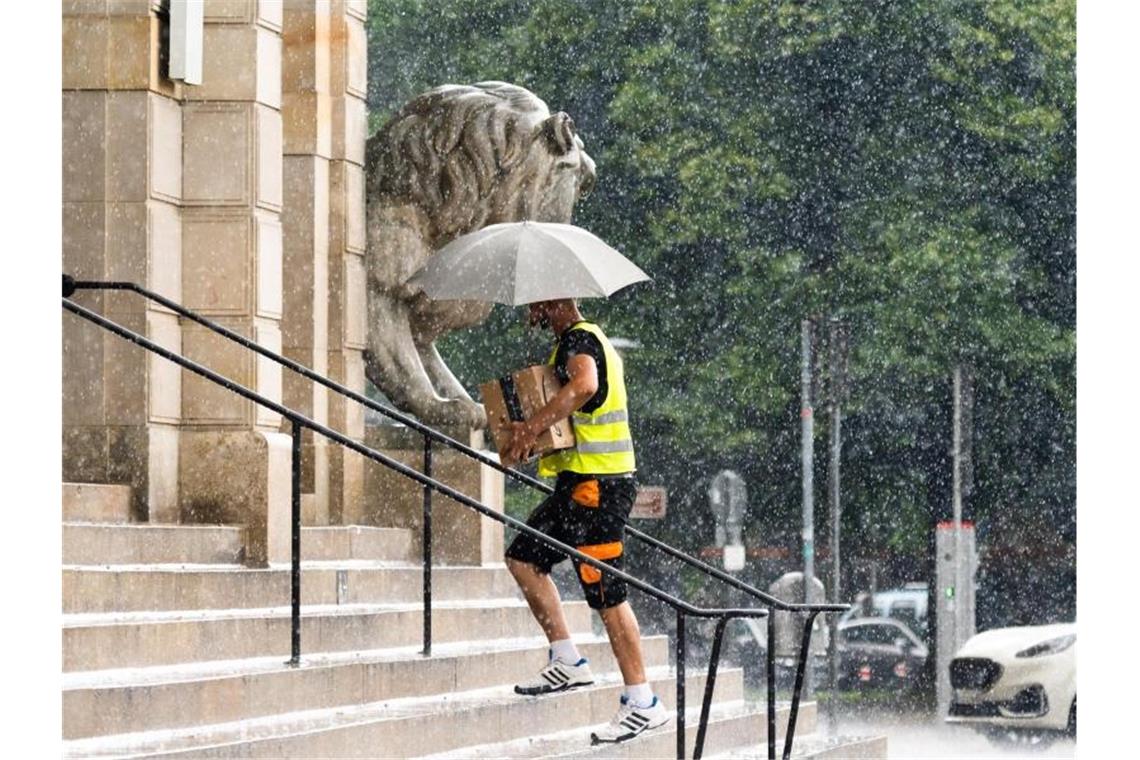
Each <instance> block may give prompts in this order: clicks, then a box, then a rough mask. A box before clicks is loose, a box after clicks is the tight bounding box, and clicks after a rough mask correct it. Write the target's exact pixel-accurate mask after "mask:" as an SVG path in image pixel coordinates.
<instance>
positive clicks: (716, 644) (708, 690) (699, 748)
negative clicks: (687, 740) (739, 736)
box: [693, 617, 728, 760]
mask: <svg viewBox="0 0 1140 760" xmlns="http://www.w3.org/2000/svg"><path fill="white" fill-rule="evenodd" d="M727 625H728V618H727V617H722V618H720V619H719V620H717V621H716V633H714V634H713V646H712V655H711V656H710V657H709V672H708V675H707V676H706V677H705V698H704V701H703V702H701V720H700V723H698V724H697V741H696V744H695V745H694V746H693V760H701V754H702V753H703V752H704V749H705V731H707V730H708V727H709V712H710V711H711V709H712V698H713V688H714V687H715V686H716V671H717V666H718V665H720V643H721V640H722V639H724V629H725V626H727Z"/></svg>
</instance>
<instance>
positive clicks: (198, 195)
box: [62, 0, 367, 565]
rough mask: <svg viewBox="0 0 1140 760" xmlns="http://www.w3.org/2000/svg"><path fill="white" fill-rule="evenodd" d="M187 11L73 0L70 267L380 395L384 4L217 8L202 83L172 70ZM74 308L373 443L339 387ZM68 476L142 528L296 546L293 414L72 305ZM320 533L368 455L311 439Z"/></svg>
mask: <svg viewBox="0 0 1140 760" xmlns="http://www.w3.org/2000/svg"><path fill="white" fill-rule="evenodd" d="M169 2H170V0H65V1H64V2H63V83H62V85H63V145H62V150H63V199H62V200H63V271H64V272H65V273H68V274H71V275H73V276H74V277H76V278H77V279H103V280H129V281H133V282H137V283H139V284H142V285H144V286H145V287H148V288H150V289H152V290H155V291H157V292H159V293H161V294H163V295H164V296H166V297H168V298H170V299H172V300H174V301H177V302H179V303H182V304H185V305H186V306H187V307H189V308H191V309H194V310H196V311H198V312H200V313H202V314H203V315H205V316H207V317H209V318H210V319H213V320H216V321H218V322H220V323H221V324H222V325H224V326H226V327H228V328H230V329H231V330H234V331H236V332H238V333H240V334H242V335H245V336H247V337H250V338H252V339H254V340H256V341H257V342H258V343H260V344H262V345H264V346H266V347H267V348H270V349H272V350H274V351H277V352H280V353H283V354H284V355H285V356H287V357H289V358H291V359H294V360H296V361H298V362H300V363H302V364H305V365H307V366H309V367H312V368H313V369H315V370H316V371H317V372H320V373H321V374H325V375H328V376H329V377H331V378H332V379H333V380H336V381H338V382H340V383H342V384H344V385H347V386H348V387H350V388H352V389H354V390H357V391H363V389H364V384H365V383H364V369H363V359H362V352H363V349H364V346H365V331H366V324H365V299H366V290H365V273H364V253H365V224H364V211H365V208H364V207H365V199H364V186H365V182H364V146H365V140H366V135H367V111H366V107H365V89H366V77H367V44H366V37H365V27H364V21H365V14H366V8H367V2H366V0H286V1H285V2H282V1H281V0H205V1H204V25H203V33H202V51H203V53H202V55H203V57H202V61H203V71H202V81H201V83H200V84H196V85H191V84H186V83H184V82H181V81H173V80H171V79H168V78H167V77H166V71H165V68H166V65H167V64H166V61H167V55H168V51H167V49H166V48H167V46H168V44H169V43H168V42H167V38H168V25H169V23H170V19H169ZM75 299H76V300H77V301H78V302H80V303H82V304H84V305H87V306H90V307H92V308H94V309H95V310H97V311H99V312H101V313H104V314H106V315H108V316H109V317H110V318H112V319H114V320H115V321H117V322H119V323H120V324H123V325H125V326H127V327H129V328H131V329H133V330H135V331H136V332H139V333H141V334H143V335H146V336H147V337H149V338H150V339H151V340H153V341H155V342H157V343H159V344H161V345H163V346H165V347H167V348H170V349H172V350H174V351H176V352H179V353H181V354H183V355H185V356H187V357H188V358H190V359H193V360H195V361H199V362H201V363H203V364H205V365H207V366H209V367H211V368H213V369H215V370H216V371H218V372H220V373H222V374H224V375H226V376H228V377H230V378H232V379H234V380H236V381H237V382H239V383H242V384H243V385H245V386H247V387H249V388H252V389H254V390H256V391H257V392H258V393H261V394H263V395H265V396H267V397H269V398H271V399H274V400H277V401H281V402H283V403H284V404H285V405H287V406H290V407H293V408H295V409H298V410H299V411H301V412H302V413H304V414H306V415H308V416H310V417H312V418H313V419H315V420H317V421H318V422H321V423H325V424H328V425H329V426H330V427H332V428H334V429H336V430H340V431H342V432H345V433H346V434H347V435H349V436H351V437H353V438H356V439H358V440H363V439H364V416H363V412H362V410H361V409H360V408H359V407H358V406H356V405H351V404H349V405H346V404H344V403H343V402H342V401H340V400H339V399H337V398H334V397H331V396H330V395H329V394H328V393H327V392H326V391H325V390H324V389H323V388H321V387H320V386H315V385H314V384H312V383H309V382H307V381H303V380H300V379H298V378H294V377H291V376H290V375H289V374H288V373H283V372H282V369H281V368H280V367H279V366H278V365H276V364H274V363H273V362H270V361H268V360H265V359H261V358H258V357H257V356H256V355H255V354H252V353H251V352H249V351H247V350H245V349H242V348H240V347H238V346H236V345H234V344H231V343H229V342H228V341H226V340H225V339H223V338H221V337H220V336H216V335H214V334H213V333H210V332H209V331H207V330H205V329H204V328H201V327H199V326H197V325H193V324H192V323H187V322H185V321H184V320H181V319H180V318H179V317H178V316H177V315H175V314H173V313H172V312H170V311H169V310H167V309H165V308H163V307H161V306H159V305H157V304H153V303H149V302H148V301H146V300H145V299H143V298H141V297H139V296H137V295H132V294H124V293H112V292H98V291H81V292H80V293H78V294H77V295H76V297H75ZM63 337H64V345H63V389H64V394H63V478H64V480H65V481H79V482H95V483H119V484H125V485H129V486H131V487H132V493H133V504H132V511H133V514H132V517H133V519H136V520H140V521H149V522H152V523H180V522H227V523H241V524H245V525H247V526H248V531H247V539H246V555H245V557H246V561H247V563H249V564H251V565H258V564H264V563H266V562H269V561H273V562H278V561H285V560H287V559H288V556H289V511H290V493H289V482H290V480H289V467H290V439H289V433H290V429H289V424H288V423H287V422H284V421H283V420H282V419H281V418H280V417H279V416H278V415H276V414H274V413H271V412H268V411H267V410H265V409H262V408H260V407H258V406H257V405H255V404H253V403H252V402H248V401H245V400H243V399H241V398H240V397H238V396H236V395H235V394H233V393H231V392H229V391H226V390H224V389H222V388H219V387H217V386H214V385H212V384H211V383H209V382H208V381H206V380H204V379H202V378H199V377H197V376H195V375H192V374H190V373H188V372H185V371H183V370H181V369H180V368H178V367H177V366H175V365H173V364H172V363H170V362H167V361H166V360H164V359H161V358H159V357H157V356H154V355H152V354H149V353H148V352H146V351H145V350H142V349H140V348H138V347H136V346H133V345H131V344H129V343H127V342H125V341H123V340H121V339H119V338H117V337H116V336H114V335H111V334H109V333H106V332H104V331H102V330H101V329H99V328H98V327H96V326H94V325H92V324H90V323H87V322H85V321H83V320H81V319H78V318H76V317H74V316H73V315H69V314H64V315H63ZM303 462H304V470H303V472H304V481H303V484H302V490H303V491H304V497H303V513H304V522H305V523H306V524H310V525H322V524H339V523H340V522H342V520H343V519H344V517H345V511H346V505H352V504H356V503H359V502H360V500H361V495H362V489H363V482H364V463H363V461H362V460H361V458H360V457H359V456H358V455H357V454H354V453H353V452H350V451H345V450H344V449H343V448H342V447H339V446H328V445H326V444H325V442H324V440H323V439H318V440H313V438H312V437H311V434H309V433H306V436H305V438H304V445H303Z"/></svg>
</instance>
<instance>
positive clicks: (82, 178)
mask: <svg viewBox="0 0 1140 760" xmlns="http://www.w3.org/2000/svg"><path fill="white" fill-rule="evenodd" d="M106 104H107V93H105V92H76V91H65V92H64V93H63V200H65V201H102V200H104V199H105V198H106V194H107V190H106V175H105V169H106V165H107V164H106V161H107V152H106V151H107V142H106V136H107V130H106V127H107V113H106V110H107V109H106Z"/></svg>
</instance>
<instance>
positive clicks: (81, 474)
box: [63, 325, 107, 483]
mask: <svg viewBox="0 0 1140 760" xmlns="http://www.w3.org/2000/svg"><path fill="white" fill-rule="evenodd" d="M92 327H94V325H92ZM95 329H98V328H95ZM65 419H66V417H65ZM63 479H64V481H67V482H71V483H106V482H107V428H106V427H104V426H102V425H98V426H90V425H64V426H63Z"/></svg>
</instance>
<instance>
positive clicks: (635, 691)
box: [625, 683, 653, 707]
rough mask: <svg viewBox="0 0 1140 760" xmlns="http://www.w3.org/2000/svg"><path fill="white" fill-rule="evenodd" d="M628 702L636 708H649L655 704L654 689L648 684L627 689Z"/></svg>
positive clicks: (638, 684)
mask: <svg viewBox="0 0 1140 760" xmlns="http://www.w3.org/2000/svg"><path fill="white" fill-rule="evenodd" d="M625 698H626V701H627V702H629V703H630V704H632V705H633V706H634V707H649V706H650V705H651V704H653V689H651V688H649V684H647V683H635V684H633V685H632V686H630V685H628V684H627V685H626V687H625Z"/></svg>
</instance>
